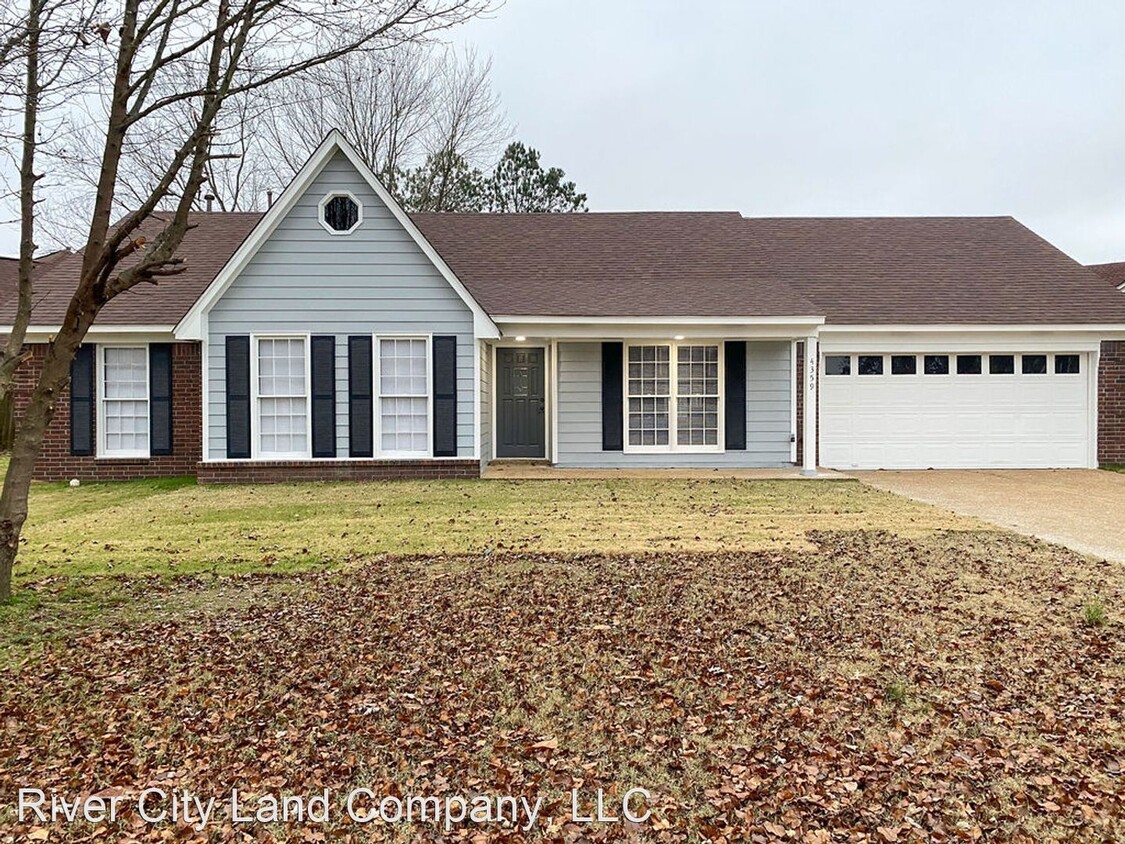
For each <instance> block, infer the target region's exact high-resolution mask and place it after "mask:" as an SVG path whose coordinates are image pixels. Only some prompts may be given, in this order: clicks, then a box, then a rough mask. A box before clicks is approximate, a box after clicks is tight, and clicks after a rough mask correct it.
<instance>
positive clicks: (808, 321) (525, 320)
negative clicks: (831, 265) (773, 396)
mask: <svg viewBox="0 0 1125 844" xmlns="http://www.w3.org/2000/svg"><path fill="white" fill-rule="evenodd" d="M494 319H495V320H496V323H497V324H498V325H499V324H504V323H521V324H524V325H793V324H799V325H823V324H824V317H822V316H780V317H771V316H734V315H731V316H656V317H652V316H604V317H602V316H510V315H505V316H496V317H494Z"/></svg>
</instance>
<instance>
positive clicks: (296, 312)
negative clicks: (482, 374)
mask: <svg viewBox="0 0 1125 844" xmlns="http://www.w3.org/2000/svg"><path fill="white" fill-rule="evenodd" d="M336 190H343V191H350V192H351V193H353V194H354V195H355V196H356V197H357V198H358V199H359V200H360V202H361V203H362V204H363V223H362V224H361V225H360V227H359V228H358V229H356V230H355V231H354V232H352V233H351V234H349V235H344V236H333V235H330V234H328V232H326V231H325V230H324V229H323V228H322V227H321V225H320V223H319V222H318V217H317V215H318V209H317V206H318V204H319V202H320V200H321V199H322V198H323V197H324V196H325V194H327V193H329V192H332V191H336ZM207 327H208V339H209V342H208V344H207V358H208V359H207V367H208V369H207V376H208V388H209V390H208V392H209V397H208V408H207V424H208V432H209V442H208V456H209V457H210V458H211V459H222V458H224V457H226V413H225V405H224V397H225V394H226V383H225V381H226V375H225V354H226V349H225V344H224V337H226V336H227V335H232V334H233V335H237V334H285V333H299V334H304V333H308V334H332V335H335V337H336V363H337V366H336V383H337V396H336V420H337V425H336V431H337V434H336V440H337V456H338V457H347V456H348V382H347V375H348V369H347V362H348V339H347V338H348V336H349V335H353V334H367V335H370V334H376V335H378V334H419V335H421V334H435V335H455V336H456V337H457V396H458V401H457V405H458V406H457V452H458V455H457V456H458V457H471V456H472V455H473V454H474V452H475V448H474V445H475V444H474V437H473V427H474V425H473V408H474V394H475V390H476V385H475V383H474V380H475V379H474V375H473V370H474V355H477V354H479V352H478V350H477V346H476V342H475V338H474V336H473V315H472V312H471V311H470V310H469V308H468V306H467V305H466V304H465V303H464V302H463V301H462V300H461V299H460V297H459V296H458V295H457V293H456V292H454V290H453V289H452V288H451V287H450V286H449V283H448V282H447V281H446V280H445V279H444V278H443V277H442V276H441V274H440V273H439V272H438V270H437V269H436V268H435V267H434V266H433V264H432V263H431V262H430V261H429V259H428V258H427V257H426V255H425V254H424V253H423V252H422V250H421V249H420V248H419V247H418V245H417V244H416V243H415V242H414V241H413V239H412V238H411V237H410V235H409V234H408V233H407V232H406V231H405V229H403V228H402V226H401V225H399V223H398V221H397V220H396V219H395V218H394V216H393V215H392V213H391V211H390V209H389V208H387V207H386V206H385V205H383V204H382V202H380V200H379V198H378V196H376V194H375V193H374V191H372V190H371V188H370V187H368V185H367V183H366V182H365V181H364V180H363V178H362V177H361V176H360V175H359V173H358V172H356V170H355V169H354V168H353V167H352V166H351V164H350V163H349V162H348V160H347V159H346V158H345V157H344V155H343V154H341V153H337V154H336V155H335V156H334V157H333V158H332V159H331V160H329V161H328V163H327V164H326V165H325V167H324V169H323V170H322V171H321V173H320V174H319V175H318V176H317V177H316V179H315V180H314V181H313V183H312V185H311V186H310V188H309V189H308V191H306V193H305V195H304V196H303V197H301V199H300V200H299V201H298V202H297V204H296V205H295V206H294V207H293V209H292V210H291V211H290V213H289V214H288V216H287V217H286V218H285V219H284V220H283V221H282V222H281V223H280V224H279V225H278V227H277V229H276V230H275V231H274V232H273V235H272V236H271V237H270V238H269V239H268V240H267V241H266V242H265V243H264V244H262V246H261V248H260V249H259V251H258V253H257V254H256V255H255V256H254V258H253V259H252V260H251V261H250V263H249V264H248V265H247V267H246V268H245V269H244V270H243V271H242V273H241V274H240V275H239V277H238V278H237V279H235V281H234V283H233V284H232V285H231V286H230V288H229V289H228V290H227V291H226V293H225V294H224V295H223V297H222V298H221V299H220V300H219V301H218V302H217V303H216V304H215V306H214V307H213V308H212V310H211V312H210V314H209V315H208V323H207ZM375 390H376V395H377V394H378V379H377V378H376V381H375ZM376 413H378V409H377V407H376ZM376 445H378V444H376ZM376 453H378V452H376Z"/></svg>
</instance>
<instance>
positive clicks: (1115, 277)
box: [1086, 261, 1125, 287]
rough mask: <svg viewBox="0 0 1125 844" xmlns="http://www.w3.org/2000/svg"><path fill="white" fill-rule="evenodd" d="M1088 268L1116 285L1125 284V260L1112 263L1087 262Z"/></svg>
mask: <svg viewBox="0 0 1125 844" xmlns="http://www.w3.org/2000/svg"><path fill="white" fill-rule="evenodd" d="M1086 268H1087V269H1090V270H1093V271H1094V272H1095V273H1097V274H1098V275H1099V276H1100V277H1101V278H1104V279H1105V280H1106V281H1108V282H1109V283H1110V284H1112V285H1113V286H1114V287H1120V286H1121V285H1123V284H1125V261H1116V262H1114V263H1112V264H1087V265H1086Z"/></svg>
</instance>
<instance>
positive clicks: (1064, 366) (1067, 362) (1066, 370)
mask: <svg viewBox="0 0 1125 844" xmlns="http://www.w3.org/2000/svg"><path fill="white" fill-rule="evenodd" d="M1078 360H1079V358H1078V355H1055V374H1056V375H1078V374H1079V363H1078Z"/></svg>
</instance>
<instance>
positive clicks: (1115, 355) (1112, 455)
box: [1098, 340, 1125, 464]
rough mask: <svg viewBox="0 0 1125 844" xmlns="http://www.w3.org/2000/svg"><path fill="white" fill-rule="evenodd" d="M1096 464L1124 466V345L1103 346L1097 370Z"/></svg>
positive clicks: (1114, 342) (1115, 342)
mask: <svg viewBox="0 0 1125 844" xmlns="http://www.w3.org/2000/svg"><path fill="white" fill-rule="evenodd" d="M1098 462H1099V463H1102V464H1107V463H1116V464H1125V341H1121V340H1114V341H1110V340H1107V341H1105V342H1103V343H1102V351H1101V360H1100V363H1099V367H1098Z"/></svg>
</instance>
